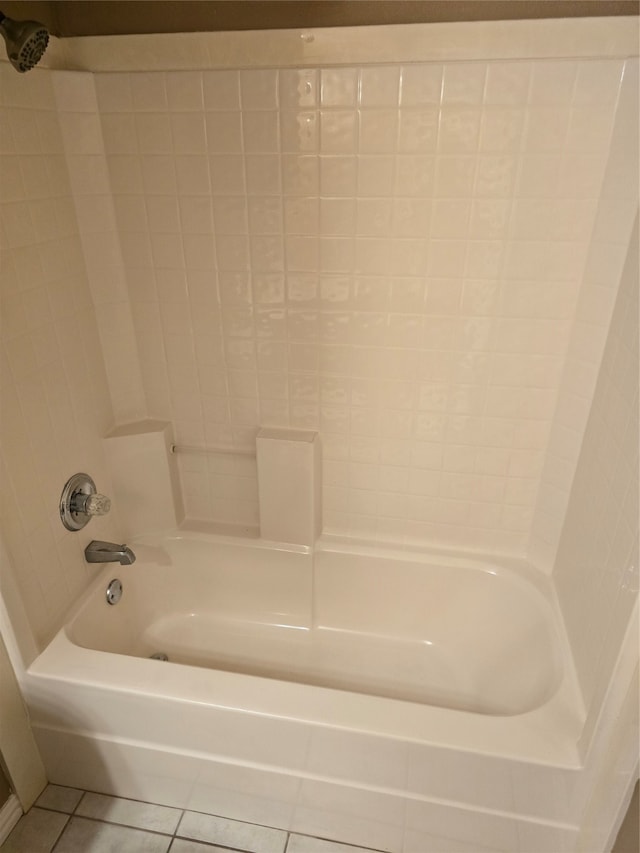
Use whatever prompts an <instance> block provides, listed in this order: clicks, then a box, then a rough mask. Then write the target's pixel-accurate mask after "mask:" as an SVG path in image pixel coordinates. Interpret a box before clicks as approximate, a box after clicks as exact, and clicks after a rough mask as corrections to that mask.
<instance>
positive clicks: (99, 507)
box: [84, 494, 111, 515]
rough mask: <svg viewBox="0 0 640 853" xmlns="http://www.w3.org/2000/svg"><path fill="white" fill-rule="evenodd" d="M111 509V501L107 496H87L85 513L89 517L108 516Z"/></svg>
mask: <svg viewBox="0 0 640 853" xmlns="http://www.w3.org/2000/svg"><path fill="white" fill-rule="evenodd" d="M110 509H111V500H110V498H108V497H107V496H106V495H98V494H95V495H87V499H86V501H85V502H84V512H85V513H86V514H87V515H106V514H107V513H108V512H109V510H110Z"/></svg>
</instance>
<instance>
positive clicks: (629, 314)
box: [554, 219, 639, 727]
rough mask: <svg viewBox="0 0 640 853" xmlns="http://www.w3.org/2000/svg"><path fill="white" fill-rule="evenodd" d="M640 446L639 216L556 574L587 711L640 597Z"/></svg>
mask: <svg viewBox="0 0 640 853" xmlns="http://www.w3.org/2000/svg"><path fill="white" fill-rule="evenodd" d="M638 446H639V435H638V221H637V219H636V223H635V227H634V234H633V239H632V244H631V246H630V249H629V253H628V256H627V262H626V264H625V267H624V271H623V274H622V278H621V283H620V290H619V293H618V300H617V303H616V307H615V311H614V314H613V318H612V320H611V327H610V330H609V336H608V339H607V345H606V349H605V352H604V357H603V361H602V366H601V368H600V374H599V377H598V383H597V385H596V390H595V394H594V397H593V402H592V404H591V411H590V415H589V420H588V423H587V429H586V432H585V435H584V441H583V444H582V451H581V454H580V458H579V460H578V466H577V470H576V476H575V480H574V483H573V489H572V492H571V497H570V500H569V506H568V510H567V516H566V522H565V525H564V529H563V532H562V537H561V539H560V545H559V548H558V556H557V560H556V568H555V572H554V578H555V581H556V588H557V590H558V597H559V599H560V605H561V607H562V610H563V613H564V617H565V623H566V626H567V631H568V633H569V638H570V641H571V647H572V649H573V654H574V661H575V663H576V669H577V673H578V677H579V679H580V684H581V687H582V691H583V694H584V698H585V703H586V706H587V710H591V709H592V706H593V708H595V709H596V713H597V709H599V707H600V701H601V699H602V695H603V692H604V690H605V688H606V683H607V673H610V672H611V671H612V669H613V666H614V664H615V660H616V656H617V654H618V651H619V648H620V644H621V641H622V637H623V636H624V632H625V629H626V627H627V624H628V621H629V615H630V613H631V611H632V609H633V606H634V604H635V602H636V600H637V596H638V587H639V580H638V578H639V575H638V565H639V563H638ZM594 716H595V714H594V713H592V714H591V716H590V717H589V720H588V727H590V726H592V725H593V724H594V722H595V721H594V719H593V717H594Z"/></svg>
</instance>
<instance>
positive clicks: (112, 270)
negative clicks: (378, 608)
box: [0, 22, 637, 644]
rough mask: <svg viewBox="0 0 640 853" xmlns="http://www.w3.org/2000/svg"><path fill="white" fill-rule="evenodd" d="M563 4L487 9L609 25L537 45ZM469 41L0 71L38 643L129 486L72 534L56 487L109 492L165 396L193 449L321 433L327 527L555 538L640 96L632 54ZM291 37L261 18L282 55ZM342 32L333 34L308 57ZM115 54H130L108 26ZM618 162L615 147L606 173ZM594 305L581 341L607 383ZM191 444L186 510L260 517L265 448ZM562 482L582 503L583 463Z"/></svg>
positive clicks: (5, 287)
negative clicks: (70, 483)
mask: <svg viewBox="0 0 640 853" xmlns="http://www.w3.org/2000/svg"><path fill="white" fill-rule="evenodd" d="M553 23H554V22H545V23H544V24H540V22H538V23H537V24H536V25H535V26H534V25H532V24H529V23H528V22H518V25H513V26H512V27H511V29H510V31H509V38H508V39H502V38H501V36H500V34H499V33H498V31H497V30H496V29H495V27H493V28H492V26H491V25H486V26H483V27H482V28H480V29H481V31H482V33H483V41H482V50H483V51H484V53H485V54H486V56H491V55H492V53H491V49H487V50H485V45H489V48H490V46H491V44H492V43H493V44H494V45H497V46H498V48H497V49H496V53H497V55H498V56H503V55H505V52H508V51H509V50H511V51H513V50H514V49H515V47H514V45H517V44H521V45H525V46H531V45H533V46H534V47H535V50H536V51H538V52H539V53H540V54H542V53H543V52H544V51H543V50H541V45H542V44H543V42H544V47H545V49H546V48H547V45H548V51H549V53H554V52H555V53H556V54H559V55H563V53H568V54H569V55H571V51H572V50H574V49H575V45H576V44H579V50H578V54H579V55H580V56H582V57H584V56H589V55H590V51H591V49H592V47H593V51H592V52H593V54H594V56H597V55H598V53H599V51H600V53H601V52H602V45H601V44H600V42H599V41H598V40H599V39H600V40H602V39H604V41H605V42H606V45H607V50H608V51H610V50H611V45H612V44H616V39H615V38H614V37H612V36H611V34H610V33H608V29H607V28H606V27H605V28H604V29H603V28H602V27H598V28H597V30H596V29H594V28H593V27H591V29H589V26H588V25H587V24H585V23H584V22H581V23H580V24H579V25H576V26H575V27H574V26H572V27H571V28H570V33H569V34H568V31H567V28H566V24H565V23H564V22H555V23H554V26H553V27H551V29H552V30H553V33H550V34H549V36H550V37H549V38H547V37H546V36H545V35H544V33H542V36H544V39H543V41H540V38H541V32H539V30H540V28H541V27H542V28H543V29H544V27H548V26H549V25H550V24H553ZM616 25H617V26H618V27H619V26H620V22H616ZM530 26H531V27H533V30H535V31H536V33H537V38H538V41H536V39H535V38H532V39H531V40H529V36H530V35H531V34H530V33H529V27H530ZM392 29H393V28H392ZM454 30H455V32H454ZM386 32H387V31H385V33H386ZM412 32H413V30H412ZM429 32H430V31H429ZM477 32H478V30H475V29H474V31H473V33H477ZM500 32H502V31H501V30H500ZM385 33H381V32H379V33H377V35H376V37H377V39H378V42H377V44H378V47H379V49H380V55H382V54H383V52H384V50H387V48H388V45H387V42H386V41H385V39H387V34H385ZM465 33H466V35H465V37H464V38H462V34H461V32H458V30H456V28H455V27H454V28H453V29H452V30H449V29H447V30H446V33H445V31H444V30H439V31H438V39H437V40H436V41H434V40H433V39H432V40H431V42H429V43H430V44H431V47H432V49H433V50H434V51H435V50H438V51H440V53H439V54H438V55H439V56H441V57H444V59H443V61H442V62H432V63H422V64H420V63H417V64H416V63H414V62H413V60H414V59H415V54H416V51H421V50H424V43H425V42H424V39H423V38H422V36H421V39H420V40H418V41H416V39H413V40H411V39H409V40H408V42H407V44H409V45H410V47H411V50H412V51H413V54H412V56H411V59H412V61H411V62H407V63H405V64H399V63H398V60H397V59H396V61H395V62H391V63H390V64H388V65H385V66H376V65H370V64H367V65H358V64H354V65H353V66H349V67H341V68H338V67H334V66H331V67H320V66H319V65H314V64H313V63H312V64H309V62H308V61H306V64H305V67H299V68H295V67H293V68H282V69H276V70H274V69H273V68H265V69H260V70H257V69H254V70H247V71H240V70H237V69H230V70H219V71H205V72H201V71H190V70H185V71H180V72H178V71H176V72H157V73H147V72H142V71H140V72H134V73H128V72H127V73H124V72H123V73H115V72H109V73H103V74H95V75H93V74H89V73H79V72H58V71H56V72H52V71H47V70H44V69H40V68H38V69H35V70H34V71H33V72H31V73H30V74H29V75H24V76H21V75H17V74H16V73H15V72H14V71H13V69H11V68H10V67H9V65H8V64H7V63H0V73H1V74H2V80H1V83H2V85H1V87H0V94H1V97H2V110H3V120H2V124H1V126H2V131H3V134H2V136H3V138H2V152H3V156H2V159H1V161H0V164H1V165H0V168H1V169H2V173H1V175H0V178H1V180H2V218H1V223H2V234H1V236H2V265H3V276H2V300H3V304H2V337H3V344H2V359H3V368H2V369H3V377H2V393H3V406H2V418H3V421H2V448H3V449H2V455H1V459H0V462H1V464H2V472H1V473H2V479H3V484H4V486H3V490H2V491H3V502H2V508H1V510H0V513H1V519H2V529H3V532H4V536H5V540H6V543H7V546H8V550H9V552H10V556H11V564H12V565H13V569H14V573H15V580H16V583H17V585H18V587H19V590H20V594H21V595H22V597H23V599H24V601H25V606H26V609H27V612H28V617H29V621H30V624H31V625H32V628H33V630H34V632H35V634H36V638H37V642H38V643H39V644H42V643H43V642H45V641H46V638H47V637H48V636H50V634H51V632H52V631H54V630H55V628H56V627H57V625H58V624H59V622H60V619H61V617H62V614H63V613H64V610H65V609H66V607H67V606H68V604H69V603H70V601H72V600H73V599H74V598H75V597H76V595H77V594H78V592H79V591H80V590H81V589H82V588H83V587H84V585H85V584H86V583H87V581H88V579H89V578H90V577H91V572H92V570H91V569H90V568H88V567H87V566H86V564H85V563H84V560H83V558H82V548H83V547H84V545H85V544H86V542H87V541H88V540H89V539H90V538H93V537H96V536H103V537H104V538H118V532H117V529H118V525H117V518H116V515H117V507H116V508H115V509H114V513H113V514H112V516H111V517H108V518H107V519H105V520H102V521H94V522H92V525H91V527H90V528H88V530H87V531H85V532H83V533H82V534H77V535H76V534H69V533H67V532H66V531H64V530H63V529H62V527H61V526H60V525H59V521H58V518H57V503H58V498H59V493H60V489H61V487H62V484H63V483H64V481H65V480H66V479H67V477H68V476H69V475H70V474H72V473H74V472H75V471H77V470H83V469H84V470H87V471H88V472H89V473H91V474H92V475H93V476H94V478H95V479H96V481H97V482H98V486H99V488H100V489H101V490H103V491H105V492H107V493H108V491H109V478H108V473H107V471H106V467H105V465H104V458H103V455H102V447H101V438H102V436H103V435H104V433H105V432H106V431H107V430H108V429H109V428H110V427H111V426H112V425H113V423H114V421H115V422H119V423H121V422H124V421H127V420H132V419H137V418H140V417H144V416H147V415H150V416H155V417H160V418H168V419H170V420H172V421H173V422H174V424H175V428H176V432H177V437H178V440H179V441H181V442H183V443H189V444H205V443H206V444H218V443H223V444H225V445H226V444H229V443H236V444H238V445H240V446H247V445H251V444H252V442H253V438H254V435H255V431H256V427H257V425H258V424H275V425H282V426H287V425H291V426H298V427H309V428H317V429H319V431H320V433H321V436H322V440H323V444H324V451H325V470H324V482H325V506H324V510H325V513H324V515H325V523H326V527H327V529H328V530H331V531H337V532H342V533H348V534H355V535H367V536H373V537H381V538H385V537H393V538H396V539H403V538H405V539H418V540H420V539H422V540H425V539H427V540H429V541H434V540H435V541H441V542H445V543H447V544H452V545H460V546H465V547H485V548H492V549H496V550H502V551H509V552H523V551H524V550H526V548H527V545H528V543H529V541H530V537H531V534H532V532H533V533H540V536H538V539H536V537H535V536H534V540H535V541H541V542H544V547H543V548H542V549H541V550H542V551H544V553H545V554H546V555H547V556H548V555H552V554H553V553H554V549H555V544H556V543H557V537H559V533H560V526H559V525H558V524H557V520H556V519H554V524H553V525H551V526H545V525H546V520H548V519H549V518H550V517H551V516H552V515H553V507H554V503H553V496H552V498H551V500H550V501H549V500H547V498H548V496H549V494H550V493H549V491H548V489H547V487H548V485H549V483H550V480H549V478H548V477H547V473H546V472H548V471H549V465H548V460H549V459H550V458H551V456H552V455H553V454H556V455H555V456H554V457H553V458H556V457H557V453H556V451H557V449H558V445H557V444H554V441H555V439H554V438H553V436H554V435H556V433H555V432H554V424H556V425H557V424H558V418H559V414H558V413H560V415H561V414H562V412H563V411H566V409H564V410H563V408H562V404H563V400H564V399H566V397H565V396H564V390H561V389H563V388H564V387H565V385H566V375H567V367H566V366H567V364H568V363H569V362H568V361H567V354H568V353H569V356H570V358H571V357H574V356H575V352H574V350H573V349H572V347H573V346H574V343H575V341H576V334H575V330H576V329H577V328H578V326H579V323H580V322H583V325H584V322H585V317H586V321H588V316H589V315H588V312H587V313H586V314H584V312H583V313H582V314H581V312H582V311H583V307H584V305H585V302H584V296H585V293H586V291H585V289H584V288H582V289H581V282H582V281H583V280H584V277H583V271H584V270H585V268H586V269H587V271H589V269H590V266H589V261H590V258H591V257H592V254H590V253H592V252H593V245H594V243H593V240H592V239H591V237H592V230H593V228H594V223H595V225H596V229H598V228H600V229H601V230H600V232H599V233H600V234H603V233H604V235H605V236H604V237H603V238H602V239H603V242H604V243H611V244H614V243H615V242H616V240H610V239H609V238H608V237H607V236H606V235H607V233H609V234H610V233H611V228H612V227H614V226H615V225H616V223H617V224H618V225H619V226H620V227H619V229H618V232H617V233H622V232H623V231H624V227H623V226H624V225H625V223H627V224H628V222H629V221H630V218H629V217H630V215H631V214H630V213H629V209H628V205H627V207H625V206H624V205H625V204H627V202H628V201H629V198H628V195H625V194H624V193H622V196H620V193H619V189H620V187H622V186H627V187H628V186H632V187H633V188H634V191H635V192H637V186H635V184H634V182H633V181H631V182H629V181H628V180H626V171H625V169H626V165H625V164H626V163H627V160H625V159H624V158H622V159H621V158H619V157H618V156H617V154H618V149H617V148H616V147H615V145H616V139H617V138H618V136H619V133H617V131H616V128H619V127H620V126H621V124H622V125H624V124H625V122H626V123H627V124H629V119H630V118H631V122H633V119H634V116H635V114H636V112H635V111H636V109H637V106H636V105H635V104H634V103H633V102H630V101H628V100H625V99H624V98H621V97H620V92H621V89H620V76H621V73H622V71H623V69H624V68H626V69H627V71H625V79H626V78H627V77H628V70H629V69H630V68H632V67H633V63H629V61H627V62H626V63H625V61H624V59H623V58H619V59H616V58H608V59H597V58H593V59H588V58H575V59H566V60H554V59H551V58H547V59H536V58H530V59H510V60H508V61H507V60H504V59H494V60H484V59H483V60H481V59H478V58H477V56H478V50H479V48H478V45H477V38H476V37H475V35H473V33H471V34H470V32H469V31H468V30H467V29H465ZM492 33H493V36H491V34H492ZM554 33H555V36H557V37H555V38H554V37H551V36H553V34H554ZM603 33H604V35H603ZM447 34H448V35H447ZM456 34H457V35H456ZM576 34H577V35H576ZM240 35H241V38H244V36H242V34H240ZM471 35H473V38H471ZM444 36H446V38H444V40H443V37H444ZM489 36H491V38H490V37H489ZM560 36H561V38H560ZM293 37H294V36H293V35H291V34H286V35H283V34H279V35H278V34H274V36H273V45H272V44H271V41H270V38H271V37H270V36H269V35H268V34H264V35H263V40H264V39H266V44H265V50H266V51H267V53H268V52H269V51H268V49H269V46H270V45H271V46H272V47H274V50H275V48H278V51H279V45H280V42H279V41H278V38H280V39H283V38H287V39H290V38H293ZM393 37H394V38H396V39H398V36H397V34H396V35H394V36H393ZM574 37H575V38H574ZM174 38H177V39H180V38H181V37H179V36H178V37H174ZM248 38H251V37H250V36H248ZM447 38H448V39H449V41H447ZM465 38H466V39H467V41H466V42H465ZM492 38H493V39H494V41H493V42H492ZM572 39H573V40H572ZM581 39H582V41H581ZM80 41H82V40H80ZM165 41H166V39H165ZM427 41H428V39H427ZM502 41H504V45H503V44H502ZM467 42H468V44H467ZM74 44H75V43H74ZM172 44H173V42H172ZM261 44H262V42H261ZM332 44H333V42H332V41H331V38H330V34H327V33H322V34H319V35H318V38H317V41H316V43H315V47H314V46H313V44H312V42H308V43H307V42H305V45H307V47H305V51H307V49H308V50H309V51H310V52H311V53H313V52H314V50H315V51H316V55H317V54H318V52H320V51H321V45H324V47H323V48H322V49H324V50H328V49H329V48H331V45H332ZM340 44H341V45H343V43H342V42H340ZM345 44H346V42H345ZM389 44H391V42H389ZM398 44H399V42H398V41H396V42H395V47H394V48H393V50H394V51H395V52H396V56H398V55H399V53H398V50H399V48H398ZM465 44H466V45H467V48H465V50H467V54H466V56H467V59H466V60H465V61H462V60H460V61H457V60H456V59H455V57H454V56H453V54H452V53H451V51H453V50H456V49H458V48H457V47H456V46H457V45H465ZM309 45H311V47H309ZM385 45H387V46H386V47H385ZM469 45H472V46H473V49H472V48H470V47H469ZM55 47H56V46H55V45H54V48H55ZM82 49H83V48H82V45H80V46H79V47H78V50H80V54H82ZM254 49H257V48H256V46H255V45H254ZM360 49H362V45H361V46H360V48H359V50H360ZM340 50H341V51H342V50H343V47H342V46H341V48H340ZM532 50H533V48H532ZM278 51H276V53H277V52H278ZM447 51H449V53H447ZM474 51H475V53H474ZM500 51H502V53H500ZM329 52H330V51H329ZM614 52H615V51H614ZM54 53H55V51H54ZM151 53H153V50H151V49H150V52H149V54H148V55H151ZM249 53H251V51H250V52H249ZM272 53H273V51H272ZM334 53H335V49H334ZM392 53H393V51H392ZM88 55H89V57H91V56H93V54H92V53H91V51H89V54H88ZM135 55H136V56H138V55H139V54H138V53H136V54H135ZM617 55H619V56H621V57H622V56H623V55H624V51H622V52H621V53H620V52H619V53H618V54H617ZM105 56H107V57H108V58H109V61H110V62H111V63H112V64H113V63H114V62H117V61H120V60H121V59H122V56H121V57H120V59H118V57H117V51H115V52H114V43H113V42H111V43H110V44H109V45H108V50H107V52H106V53H105ZM181 56H182V55H181ZM390 56H391V54H389V50H387V52H386V54H385V58H387V59H389V57H390ZM184 57H188V58H189V60H191V59H192V58H193V55H192V54H191V53H190V52H184ZM468 57H474V59H473V61H469V59H468ZM125 58H126V57H125ZM262 58H263V59H264V56H263V57H262ZM179 59H180V57H179ZM290 59H291V57H289V58H288V61H289V64H290ZM181 61H182V60H181ZM84 62H85V63H86V58H85V60H84ZM198 62H199V63H200V64H201V65H206V61H205V59H202V58H201V59H198ZM96 95H97V97H96ZM612 134H613V136H612ZM612 140H613V142H612ZM612 145H613V147H612ZM631 153H633V152H631ZM613 155H615V156H613ZM628 155H629V151H627V152H626V156H627V159H628ZM608 163H609V171H610V172H611V164H615V165H616V166H619V165H620V164H622V167H621V169H618V171H617V172H616V171H615V170H614V178H615V180H613V181H612V182H607V181H605V182H604V184H603V175H605V173H606V169H607V164H608ZM607 174H608V173H607ZM610 186H611V187H613V190H612V191H611V192H612V194H609V195H607V192H608V189H607V187H610ZM616 187H617V188H618V189H616ZM616 193H617V195H616ZM621 199H622V201H623V202H624V204H623V205H622V206H620V205H619V204H618V202H620V200H621ZM605 202H606V203H605ZM607 211H608V212H607ZM625 217H626V219H625ZM603 223H604V225H605V226H607V227H608V229H609V231H607V227H605V228H604V231H602V228H603ZM615 248H616V251H617V252H618V255H622V254H624V244H623V241H619V242H618V244H617V245H616V246H615ZM608 257H610V256H609V255H607V254H606V253H605V254H604V255H603V254H602V253H601V254H600V255H599V258H600V263H602V259H603V258H605V259H606V258H608ZM585 265H586V266H585ZM597 266H598V265H596V268H597ZM615 286H616V285H615V281H613V286H612V287H611V288H610V303H611V304H612V302H613V296H612V295H611V294H613V295H615ZM587 304H590V303H587ZM592 310H593V309H592ZM581 317H582V320H581V319H580V318H581ZM601 325H603V328H601V330H600V332H599V334H594V335H592V336H589V335H588V334H587V335H585V334H581V335H578V337H577V340H578V343H579V345H580V347H581V349H580V350H579V355H580V356H581V357H582V356H584V359H585V361H586V362H588V363H589V364H590V365H591V366H592V371H591V379H595V374H596V370H597V365H598V364H599V361H600V357H601V352H602V349H603V346H604V339H605V331H604V326H606V324H601ZM585 328H588V322H586V325H585ZM105 363H106V370H105ZM561 383H564V385H563V384H561ZM558 394H560V400H559V402H560V405H559V406H557V405H556V402H557V397H558ZM589 399H590V395H589V394H588V393H587V394H586V395H585V402H584V405H582V406H578V407H576V408H575V410H574V415H575V417H574V421H573V423H572V428H573V430H574V432H573V436H574V438H575V441H576V443H577V444H578V445H579V443H580V437H581V430H584V424H585V423H586V419H587V415H588V403H589ZM560 420H562V418H561V417H560ZM573 464H575V454H574V456H573ZM181 466H182V480H183V486H184V491H185V498H186V503H187V509H188V513H189V515H190V516H191V517H195V518H205V519H213V520H216V521H223V522H233V523H241V524H255V523H256V520H257V516H256V513H257V489H256V480H255V465H254V463H253V461H252V460H250V459H247V458H246V457H235V458H234V457H228V456H220V455H211V456H202V457H199V456H192V455H190V456H184V457H183V458H182V459H181ZM551 467H552V468H554V469H555V467H556V466H551ZM557 475H558V477H559V481H558V480H557V479H556V481H554V482H551V485H552V486H553V487H554V488H556V487H557V488H558V489H559V493H561V494H562V495H564V496H565V500H566V495H568V493H569V491H570V486H571V482H572V479H573V467H572V465H558V466H557ZM25 484H28V486H29V488H28V491H29V499H28V500H27V501H25V499H24V494H25V489H26V488H27V486H26V485H25ZM32 484H37V485H38V487H37V488H35V489H34V488H32ZM550 507H551V509H552V512H551V513H549V508H550ZM563 512H564V509H563V508H561V510H560V514H559V515H558V518H561V517H563ZM534 518H538V519H542V523H541V525H539V526H537V527H536V523H535V522H534ZM547 530H551V535H550V536H547V533H546V531H547ZM554 531H555V532H554ZM545 536H547V538H546V539H545ZM554 536H555V537H556V539H555V540H553V537H554ZM549 539H550V540H551V541H548V540H549ZM545 549H546V550H545ZM547 563H548V564H550V560H548V561H547Z"/></svg>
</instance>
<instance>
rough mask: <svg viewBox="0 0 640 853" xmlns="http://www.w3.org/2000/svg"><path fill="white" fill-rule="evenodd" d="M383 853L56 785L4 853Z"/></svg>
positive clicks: (0, 848)
mask: <svg viewBox="0 0 640 853" xmlns="http://www.w3.org/2000/svg"><path fill="white" fill-rule="evenodd" d="M114 851H117V853H378V851H372V850H366V849H365V848H364V847H353V846H350V845H348V844H339V843H337V842H335V841H326V840H322V839H320V838H311V837H310V836H308V835H297V834H295V833H289V832H286V831H284V830H281V829H273V828H271V827H268V826H258V825H257V824H253V823H243V822H242V821H238V820H230V819H228V818H224V817H217V816H216V815H210V814H202V813H200V812H191V811H183V810H182V809H173V808H169V807H168V806H156V805H152V804H151V803H142V802H138V801H137V800H125V799H120V798H119V797H107V796H104V795H103V794H94V793H91V792H89V791H78V790H76V789H75V788H64V787H61V786H60V785H49V786H48V787H47V788H45V790H44V791H43V793H42V794H41V796H40V797H39V799H38V801H37V802H36V804H35V806H34V807H33V808H32V809H31V810H30V811H29V812H28V813H27V814H26V815H24V816H23V817H22V818H21V819H20V820H19V821H18V823H17V824H16V826H15V827H14V829H13V831H12V832H11V834H10V835H9V837H8V838H7V840H6V841H5V842H4V844H2V845H1V846H0V853H113V852H114Z"/></svg>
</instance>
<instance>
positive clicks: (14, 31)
mask: <svg viewBox="0 0 640 853" xmlns="http://www.w3.org/2000/svg"><path fill="white" fill-rule="evenodd" d="M0 33H2V35H3V37H4V40H5V42H6V43H7V56H8V57H9V62H11V64H12V65H13V67H14V68H15V69H16V71H19V72H20V73H21V74H23V73H24V72H25V71H30V70H31V69H32V68H33V66H34V65H37V63H38V62H39V61H40V59H41V58H42V54H43V53H44V52H45V50H46V49H47V45H48V44H49V33H48V31H47V28H46V27H45V26H43V25H42V24H39V23H38V22H37V21H13V20H11V18H7V17H6V15H3V14H2V12H0Z"/></svg>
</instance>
